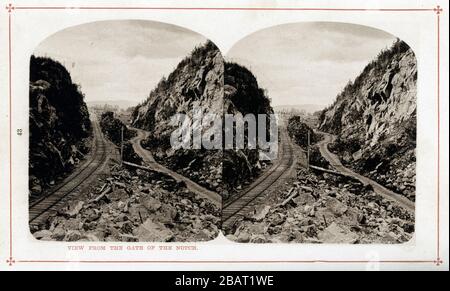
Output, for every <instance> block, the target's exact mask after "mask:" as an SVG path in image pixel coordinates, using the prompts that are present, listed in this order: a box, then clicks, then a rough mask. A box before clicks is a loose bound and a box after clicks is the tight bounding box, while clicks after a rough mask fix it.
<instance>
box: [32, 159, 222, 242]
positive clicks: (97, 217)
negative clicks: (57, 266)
mask: <svg viewBox="0 0 450 291" xmlns="http://www.w3.org/2000/svg"><path fill="white" fill-rule="evenodd" d="M219 227H220V209H219V208H218V207H216V206H215V205H214V204H211V203H210V202H209V201H207V200H205V199H204V198H201V197H199V196H197V195H196V194H194V193H192V192H190V191H189V190H187V188H186V187H185V186H184V185H183V183H178V182H176V181H175V180H174V179H172V178H171V177H169V176H166V175H165V174H162V173H159V172H153V171H145V170H139V169H138V170H136V171H135V170H129V169H125V168H120V167H119V166H118V165H115V166H113V167H112V169H111V175H110V176H109V177H108V178H106V179H104V180H102V181H100V184H99V185H98V186H96V187H94V188H92V189H91V191H90V192H89V193H88V194H86V195H84V197H79V198H77V199H73V200H71V201H70V202H69V203H68V204H67V205H65V206H64V207H62V208H61V209H59V210H58V211H57V213H56V214H54V215H53V216H51V217H49V219H48V220H47V222H46V223H45V224H44V225H41V226H40V227H39V229H34V230H32V232H33V235H34V237H35V238H36V239H40V240H57V241H123V242H173V241H208V240H211V239H214V238H215V237H216V236H217V235H218V232H219Z"/></svg>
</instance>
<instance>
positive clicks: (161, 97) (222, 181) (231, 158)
mask: <svg viewBox="0 0 450 291" xmlns="http://www.w3.org/2000/svg"><path fill="white" fill-rule="evenodd" d="M196 108H200V109H201V114H202V115H205V114H213V115H216V116H218V117H219V118H222V117H223V114H224V113H229V114H235V113H238V112H239V113H242V115H246V114H248V113H253V114H259V113H261V114H270V113H272V112H273V110H272V108H271V107H270V100H269V98H267V96H266V94H265V92H264V90H263V89H261V88H259V86H258V83H257V81H256V78H255V77H254V76H253V74H252V73H251V72H250V71H249V70H247V69H246V68H244V67H242V66H239V65H237V64H234V63H227V62H224V59H223V57H222V55H221V53H220V51H219V49H218V48H217V47H216V46H215V45H214V44H213V43H211V42H209V41H208V42H207V43H206V44H205V45H203V46H201V47H198V48H196V49H195V50H194V51H193V52H192V53H191V54H190V55H189V56H188V57H186V58H185V59H184V60H183V61H181V62H180V63H179V64H178V66H177V68H176V69H175V70H174V71H173V72H172V73H171V74H170V75H169V77H167V78H163V79H162V80H161V81H160V83H159V84H158V85H157V87H156V88H155V89H154V90H153V91H152V92H151V93H150V95H149V97H148V98H147V100H146V101H145V102H143V103H142V104H140V105H138V106H137V107H136V108H135V110H134V112H133V114H132V124H133V126H135V127H138V128H142V129H144V130H148V131H150V132H151V133H152V134H151V136H150V138H149V139H148V140H147V141H146V142H144V146H145V147H147V148H149V149H150V150H151V151H152V152H153V153H154V156H155V158H156V159H157V160H158V161H159V162H160V163H163V164H165V165H166V166H168V167H169V168H171V169H172V170H174V171H177V172H179V173H180V174H183V175H185V176H186V177H188V178H190V179H192V180H193V181H195V182H197V183H198V184H200V185H202V186H204V187H206V188H208V189H211V190H213V191H216V192H218V193H220V194H224V196H228V195H229V192H230V191H232V190H233V189H234V190H235V189H236V188H239V187H242V186H241V184H242V183H243V181H246V180H248V179H249V178H251V177H253V176H255V175H256V174H257V171H258V169H260V168H261V165H260V163H259V161H258V152H257V151H256V150H251V151H250V150H229V151H226V152H225V153H224V151H223V150H222V149H215V150H210V149H209V150H206V149H204V148H203V147H202V148H201V149H183V148H181V149H177V150H174V149H173V148H172V147H171V145H170V137H171V134H172V133H173V131H174V130H175V129H176V126H174V125H173V124H171V119H172V118H173V116H174V115H175V114H177V113H180V114H186V115H187V116H188V117H190V118H191V120H190V122H188V123H186V124H183V126H186V127H188V126H189V127H190V128H191V131H194V132H195V131H200V130H201V132H202V133H204V132H206V131H207V130H208V129H210V127H209V126H208V124H200V123H198V122H196V121H195V118H194V116H192V115H193V114H192V113H193V111H192V110H193V109H196Z"/></svg>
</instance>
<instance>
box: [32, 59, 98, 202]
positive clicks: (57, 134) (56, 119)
mask: <svg viewBox="0 0 450 291" xmlns="http://www.w3.org/2000/svg"><path fill="white" fill-rule="evenodd" d="M29 94H30V95H29V99H30V116H29V122H30V125H29V126H30V127H29V130H30V147H29V152H30V157H29V187H30V188H29V189H30V195H32V196H39V195H40V194H41V193H42V191H43V190H44V189H45V188H46V187H48V186H50V185H53V184H54V183H55V180H56V179H58V178H61V177H62V176H64V174H67V173H68V172H70V171H71V170H72V169H73V167H74V165H75V164H76V163H77V162H78V160H79V159H81V158H82V157H83V155H84V154H86V153H87V151H88V149H89V146H88V145H87V142H88V141H87V138H88V137H89V136H90V133H91V123H90V120H89V112H88V109H87V106H86V103H85V102H84V100H83V99H84V96H83V94H82V93H81V91H80V88H79V86H78V85H77V84H74V83H72V79H71V77H70V74H69V72H68V71H67V70H66V68H65V67H64V66H63V65H61V64H60V63H58V62H56V61H54V60H52V59H50V58H42V57H34V56H32V57H31V60H30V93H29Z"/></svg>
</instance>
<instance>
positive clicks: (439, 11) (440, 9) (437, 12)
mask: <svg viewBox="0 0 450 291" xmlns="http://www.w3.org/2000/svg"><path fill="white" fill-rule="evenodd" d="M433 11H434V12H436V14H438V15H439V14H441V12H442V11H444V9H442V8H441V6H439V5H438V6H437V7H435V8H434V9H433Z"/></svg>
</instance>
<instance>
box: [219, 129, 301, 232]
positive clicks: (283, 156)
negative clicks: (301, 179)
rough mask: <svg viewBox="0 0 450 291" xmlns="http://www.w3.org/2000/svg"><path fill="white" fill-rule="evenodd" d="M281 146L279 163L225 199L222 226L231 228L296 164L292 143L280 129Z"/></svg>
mask: <svg viewBox="0 0 450 291" xmlns="http://www.w3.org/2000/svg"><path fill="white" fill-rule="evenodd" d="M280 138H281V147H280V151H279V155H280V158H279V159H278V160H277V163H275V164H274V165H272V167H271V168H270V169H269V170H268V171H267V172H265V173H264V174H263V175H262V176H260V177H259V178H258V179H257V180H256V181H255V182H254V183H253V184H251V185H250V186H249V187H248V188H247V189H246V190H245V191H243V192H242V193H241V194H239V195H237V196H236V197H232V198H230V199H229V200H228V201H225V203H224V205H223V207H222V228H223V229H229V228H231V227H232V226H233V225H234V224H235V222H236V220H237V219H238V218H239V217H240V216H242V215H244V214H246V213H247V212H248V210H249V209H248V208H249V207H251V206H252V203H253V202H254V201H255V200H256V199H257V198H259V197H261V195H263V194H265V193H267V191H268V190H271V189H272V186H273V185H274V184H275V183H276V182H277V181H278V180H279V179H280V178H283V177H284V176H285V174H287V173H288V172H289V171H290V169H291V168H292V167H293V166H294V165H295V157H294V151H293V147H292V143H291V141H290V139H289V137H288V134H287V132H285V130H280Z"/></svg>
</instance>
